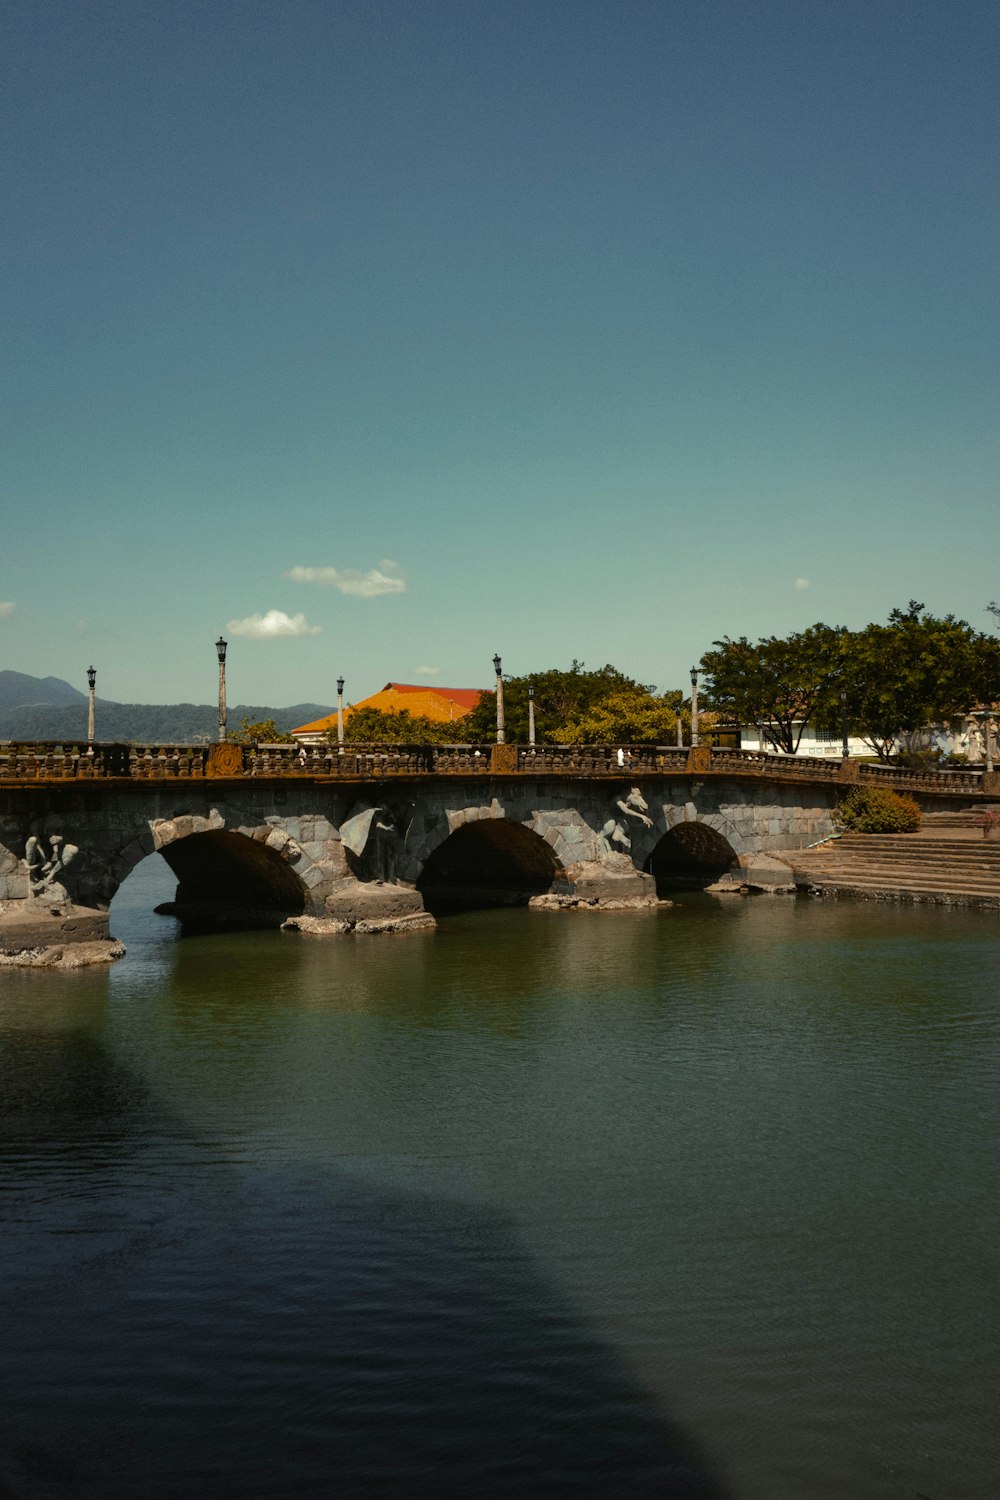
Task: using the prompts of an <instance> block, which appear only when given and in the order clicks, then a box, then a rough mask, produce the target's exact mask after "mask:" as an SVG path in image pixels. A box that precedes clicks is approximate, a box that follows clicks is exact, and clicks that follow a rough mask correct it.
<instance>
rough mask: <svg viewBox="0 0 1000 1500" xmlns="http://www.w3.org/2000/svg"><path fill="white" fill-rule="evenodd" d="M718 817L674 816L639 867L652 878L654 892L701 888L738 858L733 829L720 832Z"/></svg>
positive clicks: (727, 868)
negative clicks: (654, 886) (729, 835)
mask: <svg viewBox="0 0 1000 1500" xmlns="http://www.w3.org/2000/svg"><path fill="white" fill-rule="evenodd" d="M719 823H722V824H723V825H724V824H725V820H724V819H721V818H704V819H702V818H691V819H686V818H678V819H676V820H674V821H673V822H672V824H671V826H670V827H668V828H667V829H666V831H665V832H663V833H661V835H660V837H659V838H658V839H657V840H656V842H655V843H653V845H652V847H651V848H650V849H649V852H648V853H647V854H646V856H645V859H644V860H643V863H642V866H641V868H642V869H643V870H645V871H646V872H647V873H648V874H650V875H652V876H653V878H654V880H655V881H656V893H657V895H658V896H661V897H663V896H665V895H666V894H667V893H668V892H669V891H671V890H677V889H679V888H687V889H704V887H705V886H708V885H712V884H714V882H715V881H716V880H718V879H719V878H720V876H722V875H724V874H726V872H727V871H729V870H731V869H732V868H733V866H734V865H736V864H737V863H738V861H739V851H738V849H737V847H736V844H735V843H734V841H733V839H732V838H730V837H728V836H727V834H733V835H736V840H737V842H739V843H742V840H741V839H739V837H738V835H737V834H736V830H735V829H732V828H730V829H728V830H727V831H726V832H723V831H722V829H721V828H720V827H718V826H717V825H718V824H719Z"/></svg>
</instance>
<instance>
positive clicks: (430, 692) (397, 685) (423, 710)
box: [292, 682, 491, 735]
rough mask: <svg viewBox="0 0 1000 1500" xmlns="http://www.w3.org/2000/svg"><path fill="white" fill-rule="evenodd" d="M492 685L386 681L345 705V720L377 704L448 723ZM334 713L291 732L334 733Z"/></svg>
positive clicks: (461, 716) (390, 710)
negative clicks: (358, 710)
mask: <svg viewBox="0 0 1000 1500" xmlns="http://www.w3.org/2000/svg"><path fill="white" fill-rule="evenodd" d="M484 691H491V689H483V688H442V687H437V686H434V687H429V686H428V685H427V684H426V683H423V684H419V685H418V684H414V683H407V682H387V683H386V685H385V687H384V688H381V689H380V690H379V692H377V693H372V695H371V697H370V698H363V699H362V700H361V702H360V703H352V704H350V706H349V707H347V708H345V709H344V718H345V720H346V719H347V718H348V717H349V716H350V715H351V714H352V713H354V712H355V711H356V710H357V709H359V708H377V709H379V710H380V711H381V712H382V713H388V714H398V713H403V712H404V711H405V712H407V713H410V714H412V715H413V717H414V718H421V719H432V720H433V721H434V722H435V723H436V724H448V723H450V722H451V721H452V720H453V719H464V718H465V716H466V714H468V713H471V712H472V710H473V709H474V708H475V706H476V704H477V703H478V702H479V698H480V694H481V693H482V692H484ZM336 728H337V715H336V714H335V713H332V714H327V715H326V717H325V718H322V719H316V720H315V721H314V722H313V723H312V724H300V725H299V727H298V729H293V730H292V733H293V734H315V735H319V734H324V733H326V732H330V733H335V732H336Z"/></svg>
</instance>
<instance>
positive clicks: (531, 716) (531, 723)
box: [528, 682, 535, 746]
mask: <svg viewBox="0 0 1000 1500" xmlns="http://www.w3.org/2000/svg"><path fill="white" fill-rule="evenodd" d="M534 743H535V684H534V683H533V682H529V683H528V744H529V745H532V746H533V745H534Z"/></svg>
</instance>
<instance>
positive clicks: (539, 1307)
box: [0, 856, 1000, 1500]
mask: <svg viewBox="0 0 1000 1500" xmlns="http://www.w3.org/2000/svg"><path fill="white" fill-rule="evenodd" d="M158 866H159V868H157V867H158ZM171 890H172V878H171V877H170V875H169V872H168V871H166V868H165V866H163V865H162V863H161V861H160V860H159V858H158V856H154V858H153V859H151V860H149V861H146V862H145V864H144V865H142V866H140V867H139V869H138V870H137V871H136V872H135V874H134V875H133V876H132V877H131V878H130V879H129V881H128V882H126V885H125V886H124V887H123V890H122V892H121V893H120V896H119V898H118V900H117V901H116V905H115V908H114V910H113V921H112V930H113V931H114V932H115V933H116V935H118V936H120V937H122V938H123V939H124V940H125V942H126V943H127V945H128V956H127V957H126V958H125V959H124V960H123V961H122V962H121V963H119V964H117V965H115V966H113V967H111V968H110V969H107V970H90V971H82V972H76V973H45V972H24V971H16V972H9V971H8V972H5V973H3V975H2V976H0V1122H2V1127H3V1132H2V1148H0V1149H2V1169H0V1170H2V1176H0V1190H2V1191H0V1220H2V1226H3V1234H2V1238H0V1269H2V1277H0V1326H2V1330H3V1336H2V1339H0V1395H2V1405H0V1494H4V1495H7V1494H9V1495H14V1496H29V1497H32V1500H34V1497H42V1500H47V1497H50V1496H53V1497H66V1496H72V1497H74V1500H91V1497H93V1500H106V1497H111V1496H114V1497H117V1496H119V1495H121V1496H132V1497H136V1500H161V1497H162V1500H167V1497H170V1500H176V1497H202V1496H204V1497H224V1500H229V1497H237V1496H238V1497H244V1496H247V1497H250V1496H253V1497H285V1496H289V1497H291V1496H316V1497H319V1496H328V1495H329V1496H337V1497H341V1496H366V1497H367V1496H401V1497H402V1496H414V1495H424V1494H426V1495H441V1496H463V1497H465V1496H467V1497H478V1496H484V1497H493V1496H529V1497H530V1496H532V1495H540V1496H544V1495H567V1496H568V1495H573V1496H586V1497H590V1496H624V1497H631V1496H647V1495H648V1496H653V1495H656V1496H662V1495H665V1496H675V1495H677V1496H680V1495H683V1496H699V1497H719V1500H722V1497H741V1500H785V1497H787V1500H828V1497H829V1500H834V1497H836V1500H844V1497H872V1500H880V1497H916V1496H925V1497H929V1500H946V1497H949V1500H979V1497H982V1500H987V1497H989V1500H995V1497H996V1495H997V1494H998V1493H1000V1435H998V1429H1000V1424H998V1421H997V1415H998V1409H1000V1402H998V1395H1000V1389H998V1386H1000V1360H998V1332H1000V1305H998V1304H1000V1291H998V1288H1000V1275H998V1271H1000V1250H998V1245H1000V1192H998V1188H1000V1183H998V1175H1000V1173H998V1164H1000V1154H998V1145H1000V1104H998V1093H997V1077H998V1061H1000V965H998V959H1000V925H998V923H997V920H996V915H995V914H990V913H978V912H971V911H970V912H963V911H942V910H934V909H930V908H920V907H893V906H881V905H871V904H854V903H851V902H847V901H844V902H836V901H826V902H821V901H808V900H804V899H797V900H796V899H781V898H776V899H769V898H765V897H761V898H758V899H739V898H727V899H724V900H722V899H719V900H716V899H713V898H711V897H708V896H704V895H691V896H690V897H682V898H680V904H678V905H676V906H675V907H674V908H672V909H669V910H663V911H660V912H658V913H655V914H616V915H612V914H605V915H593V914H583V913H570V914H566V913H552V914H549V913H534V912H527V911H523V910H520V911H489V912H478V913H470V914H466V915H463V916H459V917H455V918H453V919H449V920H446V921H443V922H442V923H441V925H440V927H439V929H438V930H437V932H433V933H427V934H410V935H408V936H405V937H404V936H400V937H378V938H346V939H343V940H334V941H319V940H313V939H309V938H303V937H293V936H286V935H281V934H278V933H241V934H232V935H216V936H201V937H191V938H180V937H179V936H178V933H177V929H176V925H175V923H174V921H173V919H170V918H164V917H156V916H154V915H153V914H152V911H151V908H152V906H153V905H154V904H155V903H156V902H157V901H158V900H161V899H164V897H165V896H167V895H169V894H170V892H171Z"/></svg>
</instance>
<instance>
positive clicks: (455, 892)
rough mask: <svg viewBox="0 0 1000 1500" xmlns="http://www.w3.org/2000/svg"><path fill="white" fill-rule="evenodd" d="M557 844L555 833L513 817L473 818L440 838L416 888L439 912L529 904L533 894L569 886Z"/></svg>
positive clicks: (429, 905) (427, 857)
mask: <svg viewBox="0 0 1000 1500" xmlns="http://www.w3.org/2000/svg"><path fill="white" fill-rule="evenodd" d="M553 844H554V839H553V838H552V837H549V838H546V837H545V835H544V834H543V833H540V832H536V831H535V830H534V829H532V828H529V827H527V826H526V824H524V823H522V822H518V821H516V820H514V819H511V818H505V817H490V816H487V817H480V818H474V819H470V820H468V821H466V822H463V823H461V824H460V825H459V826H457V827H455V828H454V829H452V830H451V831H450V832H448V833H446V834H444V836H443V837H442V838H440V839H439V840H437V841H436V843H435V845H434V847H433V849H432V850H431V851H430V853H429V854H428V855H427V856H426V858H425V859H424V861H423V867H422V869H421V872H420V875H419V877H418V879H417V882H416V885H417V889H418V891H420V893H421V895H422V896H423V900H424V905H425V906H426V908H427V910H428V911H430V912H431V913H432V914H434V915H437V914H438V913H441V912H449V911H462V910H470V909H473V908H478V907H487V906H526V905H527V903H528V902H529V901H530V900H531V898H532V896H540V895H544V894H546V893H547V892H550V891H557V892H565V891H568V890H569V889H570V886H569V882H568V880H567V876H566V871H565V868H564V865H563V863H562V861H561V860H560V859H559V857H558V855H557V854H556V851H555V849H554V847H553Z"/></svg>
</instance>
